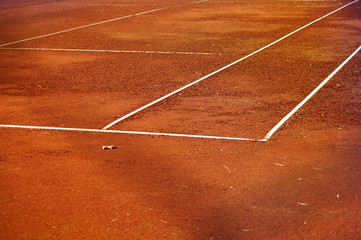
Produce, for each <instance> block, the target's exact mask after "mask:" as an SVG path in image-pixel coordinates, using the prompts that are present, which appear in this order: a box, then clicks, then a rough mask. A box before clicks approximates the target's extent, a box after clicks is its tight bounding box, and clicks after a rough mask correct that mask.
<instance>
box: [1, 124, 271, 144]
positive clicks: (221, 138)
mask: <svg viewBox="0 0 361 240" xmlns="http://www.w3.org/2000/svg"><path fill="white" fill-rule="evenodd" d="M0 128H20V129H35V130H53V131H73V132H95V133H118V134H132V135H148V136H166V137H184V138H201V139H213V140H231V141H252V142H266V140H264V139H252V138H237V137H221V136H208V135H192V134H178V133H157V132H138V131H121V130H104V129H87V128H65V127H47V126H25V125H8V124H0Z"/></svg>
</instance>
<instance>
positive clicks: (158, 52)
mask: <svg viewBox="0 0 361 240" xmlns="http://www.w3.org/2000/svg"><path fill="white" fill-rule="evenodd" d="M0 50H19V51H59V52H60V51H63V52H100V53H145V54H181V55H226V54H222V53H202V52H165V51H134V50H116V49H114V50H112V49H108V50H104V49H73V48H11V47H2V48H0Z"/></svg>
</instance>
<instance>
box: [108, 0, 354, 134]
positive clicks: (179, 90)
mask: <svg viewBox="0 0 361 240" xmlns="http://www.w3.org/2000/svg"><path fill="white" fill-rule="evenodd" d="M356 2H358V0H355V1H353V2H350V3H348V4H346V5H344V6H342V7H340V8H338V9H336V10H334V11H332V12H330V13H328V14H326V15H324V16H322V17H320V18H317V19H316V20H314V21H312V22H310V23H308V24H306V25H304V26H303V27H300V28H298V29H297V30H295V31H293V32H291V33H289V34H287V35H285V36H283V37H281V38H279V39H278V40H276V41H274V42H272V43H270V44H268V45H266V46H264V47H262V48H260V49H258V50H256V51H254V52H253V53H250V54H248V55H246V56H244V57H242V58H240V59H238V60H236V61H234V62H232V63H230V64H228V65H226V66H224V67H222V68H220V69H218V70H216V71H214V72H212V73H210V74H208V75H206V76H204V77H201V78H199V79H197V80H196V81H194V82H191V83H189V84H188V85H185V86H183V87H181V88H179V89H177V90H175V91H173V92H171V93H169V94H167V95H165V96H163V97H161V98H158V99H157V100H155V101H153V102H151V103H148V104H146V105H144V106H143V107H140V108H138V109H136V110H134V111H133V112H131V113H128V114H127V115H125V116H123V117H121V118H119V119H117V120H115V121H113V122H111V123H109V124H108V125H106V126H105V127H104V128H103V129H109V128H110V127H112V126H113V125H115V124H117V123H119V122H121V121H123V120H125V119H127V118H129V117H130V116H133V115H134V114H136V113H138V112H140V111H143V110H144V109H146V108H148V107H150V106H153V105H154V104H157V103H158V102H160V101H163V100H164V99H166V98H169V97H171V96H173V95H174V94H176V93H178V92H181V91H183V90H184V89H187V88H189V87H191V86H193V85H195V84H197V83H199V82H201V81H203V80H205V79H207V78H209V77H211V76H213V75H215V74H217V73H219V72H222V71H223V70H225V69H227V68H230V67H231V66H233V65H235V64H237V63H239V62H241V61H243V60H245V59H247V58H249V57H251V56H253V55H255V54H257V53H259V52H261V51H263V50H265V49H267V48H269V47H271V46H273V45H274V44H276V43H278V42H280V41H282V40H284V39H285V38H288V37H289V36H291V35H293V34H295V33H297V32H299V31H301V30H303V29H304V28H306V27H308V26H310V25H312V24H314V23H316V22H318V21H320V20H322V19H324V18H326V17H328V16H330V15H331V14H334V13H336V12H338V11H340V10H341V9H343V8H345V7H347V6H349V5H351V4H354V3H356Z"/></svg>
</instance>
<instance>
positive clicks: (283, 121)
mask: <svg viewBox="0 0 361 240" xmlns="http://www.w3.org/2000/svg"><path fill="white" fill-rule="evenodd" d="M360 49H361V46H359V47H358V48H357V49H356V51H354V52H353V53H352V54H351V55H350V56H349V57H348V58H347V59H346V60H345V61H344V62H343V63H342V64H341V65H340V66H338V68H336V69H335V70H334V71H333V72H332V73H331V74H330V75H329V76H328V77H327V78H326V79H325V80H324V81H323V82H322V83H321V84H320V85H318V87H316V88H315V89H314V90H313V91H312V92H311V93H310V94H309V95H308V96H307V97H306V98H305V99H303V101H302V102H300V103H299V104H298V105H297V106H296V107H295V108H294V109H293V110H292V111H291V112H289V113H288V114H287V115H286V116H285V117H284V118H283V119H282V120H281V121H280V122H279V123H277V124H276V126H274V127H273V128H272V129H271V131H269V132H268V133H267V134H266V136H265V137H264V140H266V141H267V140H268V139H269V138H270V137H272V135H273V134H274V133H275V132H276V131H277V130H278V129H279V128H280V127H281V126H282V125H283V124H284V123H285V122H286V121H287V120H288V119H289V118H290V117H292V115H293V114H294V113H296V112H297V111H298V109H300V108H301V107H302V106H303V105H304V104H305V103H306V102H307V101H308V100H310V98H311V97H312V96H313V95H315V94H316V93H317V92H318V90H320V89H321V88H322V87H323V86H324V85H325V84H326V83H327V82H328V81H329V80H330V79H331V78H332V77H333V76H334V75H335V74H336V73H337V72H338V71H340V69H341V68H342V67H343V66H345V64H346V63H347V62H348V61H350V60H351V58H352V57H353V56H355V55H356V54H357V53H358V51H360Z"/></svg>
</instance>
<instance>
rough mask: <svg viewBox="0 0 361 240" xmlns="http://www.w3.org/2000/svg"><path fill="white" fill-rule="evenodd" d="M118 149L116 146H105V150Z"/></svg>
mask: <svg viewBox="0 0 361 240" xmlns="http://www.w3.org/2000/svg"><path fill="white" fill-rule="evenodd" d="M116 148H117V147H116V146H114V145H109V146H103V150H112V149H116Z"/></svg>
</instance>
